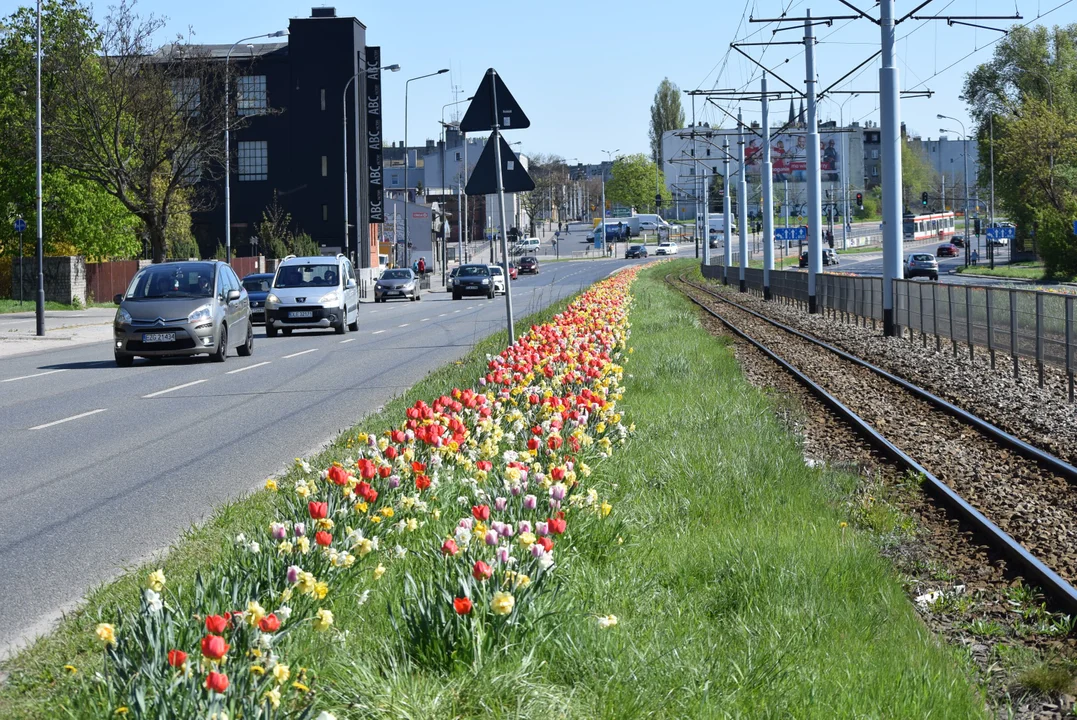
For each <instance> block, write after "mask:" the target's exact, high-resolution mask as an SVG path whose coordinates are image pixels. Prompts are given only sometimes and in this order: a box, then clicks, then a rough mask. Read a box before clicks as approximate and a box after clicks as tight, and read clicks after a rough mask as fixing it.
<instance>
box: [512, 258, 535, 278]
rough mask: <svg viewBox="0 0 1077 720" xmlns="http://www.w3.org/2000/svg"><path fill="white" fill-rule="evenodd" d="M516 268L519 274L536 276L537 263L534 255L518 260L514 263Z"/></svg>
mask: <svg viewBox="0 0 1077 720" xmlns="http://www.w3.org/2000/svg"><path fill="white" fill-rule="evenodd" d="M516 266H517V268H518V269H519V271H520V272H521V273H530V274H532V275H538V271H539V261H538V258H537V257H535V256H534V255H527V256H525V257H522V258H520V259H519V260H518V261H517V262H516Z"/></svg>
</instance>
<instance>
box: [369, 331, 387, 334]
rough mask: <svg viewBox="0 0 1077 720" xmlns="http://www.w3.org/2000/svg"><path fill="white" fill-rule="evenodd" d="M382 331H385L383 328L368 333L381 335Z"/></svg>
mask: <svg viewBox="0 0 1077 720" xmlns="http://www.w3.org/2000/svg"><path fill="white" fill-rule="evenodd" d="M383 332H385V331H384V330H375V331H374V332H372V333H370V334H371V335H381V334H382V333H383Z"/></svg>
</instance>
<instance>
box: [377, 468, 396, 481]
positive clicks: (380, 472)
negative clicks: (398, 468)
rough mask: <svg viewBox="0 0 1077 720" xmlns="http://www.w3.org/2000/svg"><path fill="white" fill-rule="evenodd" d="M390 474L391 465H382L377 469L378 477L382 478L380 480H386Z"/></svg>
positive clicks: (391, 472)
mask: <svg viewBox="0 0 1077 720" xmlns="http://www.w3.org/2000/svg"><path fill="white" fill-rule="evenodd" d="M392 474H393V467H392V465H382V466H381V467H380V468H378V475H379V476H380V477H382V478H387V477H389V476H390V475H392Z"/></svg>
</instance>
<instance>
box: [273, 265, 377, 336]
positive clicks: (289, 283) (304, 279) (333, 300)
mask: <svg viewBox="0 0 1077 720" xmlns="http://www.w3.org/2000/svg"><path fill="white" fill-rule="evenodd" d="M303 328H313V329H317V328H333V329H334V330H336V332H337V334H338V335H343V334H344V333H346V332H348V330H358V329H359V287H358V284H357V283H356V281H355V269H354V268H352V264H351V261H350V260H348V258H347V256H345V255H337V256H336V257H327V256H321V255H315V256H309V257H295V256H294V255H289V256H288V257H286V258H284V260H282V261H281V264H280V265H279V266H278V267H277V273H276V275H274V276H273V287H272V288H271V289H270V291H269V295H268V296H266V337H276V336H277V331H278V330H279V331H281V332H283V333H284V334H285V335H291V334H292V330H296V329H303Z"/></svg>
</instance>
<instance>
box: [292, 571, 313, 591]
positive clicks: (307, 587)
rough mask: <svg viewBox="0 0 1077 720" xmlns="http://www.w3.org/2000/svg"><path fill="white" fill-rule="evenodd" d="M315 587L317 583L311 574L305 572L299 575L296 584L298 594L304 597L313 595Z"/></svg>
mask: <svg viewBox="0 0 1077 720" xmlns="http://www.w3.org/2000/svg"><path fill="white" fill-rule="evenodd" d="M315 585H317V581H316V580H315V578H314V574H313V573H309V572H306V571H303V572H301V573H299V582H297V583H296V587H297V588H299V592H301V593H303V594H304V595H313V594H314V588H315Z"/></svg>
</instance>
